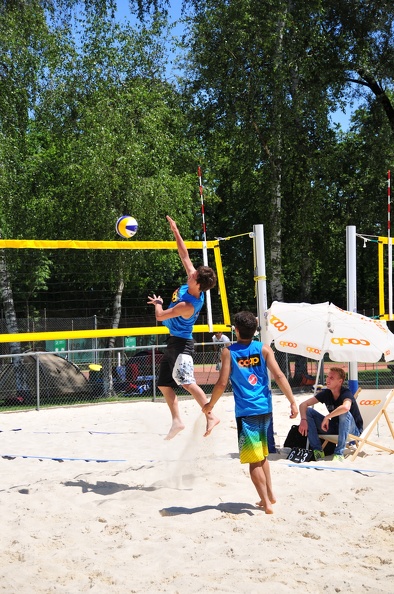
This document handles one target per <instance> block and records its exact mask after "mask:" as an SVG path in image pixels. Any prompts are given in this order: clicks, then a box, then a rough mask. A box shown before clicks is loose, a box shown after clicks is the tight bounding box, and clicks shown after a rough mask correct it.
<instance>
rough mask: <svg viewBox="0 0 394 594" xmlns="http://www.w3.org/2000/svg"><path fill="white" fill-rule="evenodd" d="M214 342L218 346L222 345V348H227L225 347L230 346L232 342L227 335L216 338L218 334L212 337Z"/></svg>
mask: <svg viewBox="0 0 394 594" xmlns="http://www.w3.org/2000/svg"><path fill="white" fill-rule="evenodd" d="M212 342H215V343H217V344H220V346H221V347H225V346H229V345H230V343H231V340H230V339H229V337H228V336H226V335H225V334H222V335H221V337H220V338H218V337H217V336H216V334H214V335H213V336H212Z"/></svg>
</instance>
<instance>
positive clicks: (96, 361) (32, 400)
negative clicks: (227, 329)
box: [0, 342, 394, 411]
mask: <svg viewBox="0 0 394 594" xmlns="http://www.w3.org/2000/svg"><path fill="white" fill-rule="evenodd" d="M165 348H166V347H165V345H160V346H156V345H155V346H149V345H146V346H140V347H133V348H130V347H127V348H126V347H121V348H113V349H105V348H89V349H79V350H76V349H73V350H63V351H61V352H56V351H48V352H45V351H30V352H28V353H22V354H20V355H13V356H11V355H9V354H8V355H0V410H3V411H5V410H15V409H29V408H35V409H37V410H38V409H40V408H42V407H48V406H66V405H75V404H83V403H93V402H98V401H107V402H113V401H122V400H123V401H124V400H130V399H135V400H137V399H138V400H140V399H147V400H162V395H161V393H160V391H159V390H158V389H157V376H158V371H159V365H160V361H161V359H162V357H163V353H164V350H165ZM215 348H217V345H215V344H214V343H209V342H208V343H196V345H195V355H194V364H195V377H196V381H197V383H198V384H199V385H200V386H201V387H202V389H203V390H204V392H205V393H206V394H210V393H211V392H212V388H213V386H214V385H215V383H216V381H217V379H218V377H219V366H220V351H219V350H215ZM276 357H277V360H278V363H279V365H280V367H281V369H282V370H283V371H284V373H285V374H286V377H287V378H288V380H289V382H290V385H291V386H292V388H293V392H294V393H295V394H302V393H311V392H312V391H313V389H314V385H315V383H318V384H319V383H321V384H324V377H325V374H326V373H327V372H328V369H329V368H330V367H334V366H338V364H337V363H335V362H332V361H329V360H327V361H325V362H324V366H323V365H322V373H321V375H320V377H319V378H316V374H317V369H318V365H317V362H316V361H311V360H308V359H305V358H303V357H296V356H290V355H286V354H284V353H279V352H277V353H276ZM340 365H341V366H342V367H344V368H345V370H346V371H347V365H346V364H340ZM358 381H359V385H360V387H363V388H372V387H373V388H384V389H386V388H387V389H390V388H392V387H393V385H394V364H393V365H391V364H387V363H385V362H383V361H382V362H379V363H375V364H364V363H363V364H359V366H358ZM272 388H273V390H274V391H276V390H278V386H276V384H275V383H273V384H272ZM226 391H228V392H231V384H230V383H229V384H228V386H227V388H226ZM177 393H178V396H179V397H181V398H182V397H184V398H190V394H189V393H188V392H187V391H186V390H184V389H183V388H181V387H179V388H178V389H177Z"/></svg>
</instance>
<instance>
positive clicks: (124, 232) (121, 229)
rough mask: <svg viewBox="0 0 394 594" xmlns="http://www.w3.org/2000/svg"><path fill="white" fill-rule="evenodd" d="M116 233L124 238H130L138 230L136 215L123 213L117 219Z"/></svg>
mask: <svg viewBox="0 0 394 594" xmlns="http://www.w3.org/2000/svg"><path fill="white" fill-rule="evenodd" d="M115 229H116V233H117V234H118V235H120V236H121V237H123V239H130V237H133V235H135V234H136V233H137V231H138V223H137V221H136V220H135V218H134V217H131V216H129V215H123V217H119V219H118V220H117V221H116V227H115Z"/></svg>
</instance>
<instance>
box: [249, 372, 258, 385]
mask: <svg viewBox="0 0 394 594" xmlns="http://www.w3.org/2000/svg"><path fill="white" fill-rule="evenodd" d="M248 382H249V383H250V385H251V386H255V385H256V384H257V377H256V376H255V374H254V373H252V374H251V375H250V376H249V377H248Z"/></svg>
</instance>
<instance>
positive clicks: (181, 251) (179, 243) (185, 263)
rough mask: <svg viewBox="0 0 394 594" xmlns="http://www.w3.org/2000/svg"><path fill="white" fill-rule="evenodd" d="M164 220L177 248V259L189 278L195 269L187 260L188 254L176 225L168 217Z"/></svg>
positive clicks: (188, 259)
mask: <svg viewBox="0 0 394 594" xmlns="http://www.w3.org/2000/svg"><path fill="white" fill-rule="evenodd" d="M166 219H167V221H168V222H169V223H170V228H171V231H172V232H173V234H174V237H175V241H176V245H177V248H178V254H179V257H180V259H181V260H182V264H183V266H184V267H185V270H186V274H187V275H188V276H189V275H190V274H193V272H195V270H196V269H195V267H194V266H193V264H192V262H191V260H190V258H189V252H188V251H187V247H186V245H185V242H184V241H183V239H182V235H181V234H180V233H179V229H178V227H177V225H176V222H175V221H174V220H173V219H172V218H171V217H170V216H168V215H167V216H166Z"/></svg>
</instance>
